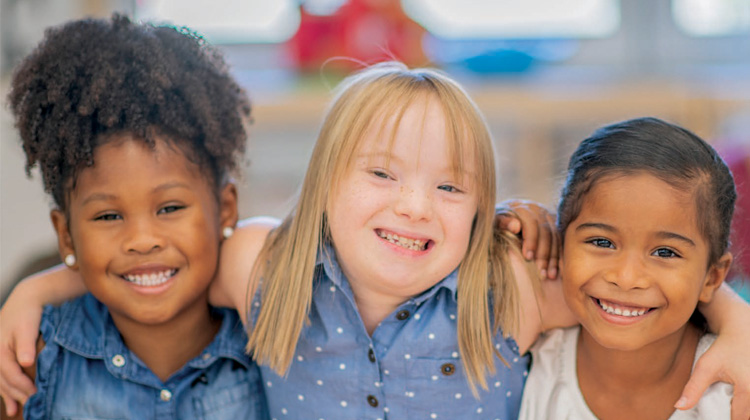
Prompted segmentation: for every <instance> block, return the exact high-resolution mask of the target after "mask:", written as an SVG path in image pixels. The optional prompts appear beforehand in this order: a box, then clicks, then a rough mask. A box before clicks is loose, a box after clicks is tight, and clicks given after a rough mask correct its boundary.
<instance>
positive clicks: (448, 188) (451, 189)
mask: <svg viewBox="0 0 750 420" xmlns="http://www.w3.org/2000/svg"><path fill="white" fill-rule="evenodd" d="M438 189H439V190H443V191H446V192H461V191H460V190H459V189H458V188H456V187H454V186H453V185H441V186H439V187H438Z"/></svg>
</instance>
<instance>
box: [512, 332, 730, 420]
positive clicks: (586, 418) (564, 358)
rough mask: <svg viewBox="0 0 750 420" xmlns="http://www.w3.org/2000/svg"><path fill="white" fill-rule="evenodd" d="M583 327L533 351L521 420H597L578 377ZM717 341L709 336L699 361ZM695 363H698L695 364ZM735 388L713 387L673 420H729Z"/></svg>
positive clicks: (547, 338)
mask: <svg viewBox="0 0 750 420" xmlns="http://www.w3.org/2000/svg"><path fill="white" fill-rule="evenodd" d="M579 332H580V327H573V328H564V329H555V330H552V331H549V332H547V333H546V334H545V335H543V336H542V337H541V338H539V340H537V342H536V344H534V346H533V347H532V349H531V354H532V366H531V372H530V373H529V377H528V379H527V381H526V388H525V390H524V393H523V400H522V403H521V414H520V416H519V417H518V419H519V420H597V417H596V416H595V415H594V413H592V412H591V409H589V407H588V405H586V401H585V400H584V398H583V394H581V388H580V387H579V386H578V377H577V375H576V347H577V343H578V334H579ZM715 339H716V336H715V335H713V334H705V335H704V336H703V337H701V339H700V341H699V342H698V347H697V348H696V352H695V359H697V358H698V357H700V355H702V354H703V353H705V352H706V350H708V348H709V347H710V346H711V344H712V343H713V342H714V340H715ZM693 363H695V360H694V361H693ZM732 390H733V387H732V386H731V385H729V384H725V383H715V384H713V385H711V386H710V387H709V388H708V390H707V391H706V392H705V393H704V394H703V397H702V398H701V400H700V401H699V402H698V404H697V405H696V406H695V407H693V408H692V409H691V410H687V411H681V410H675V412H674V413H673V414H672V416H670V417H669V420H689V419H705V420H721V419H726V420H729V417H730V403H731V400H732Z"/></svg>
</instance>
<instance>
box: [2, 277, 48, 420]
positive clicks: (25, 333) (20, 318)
mask: <svg viewBox="0 0 750 420" xmlns="http://www.w3.org/2000/svg"><path fill="white" fill-rule="evenodd" d="M24 293H25V290H24V288H23V283H21V284H19V285H18V286H17V287H16V289H15V290H13V293H11V295H10V296H9V297H8V300H7V301H6V303H5V305H4V306H3V308H2V310H0V397H2V399H3V401H4V402H5V410H6V413H7V414H8V416H10V417H13V416H14V415H15V414H16V413H17V412H18V409H19V408H20V407H21V406H22V405H23V404H24V403H25V402H26V400H27V399H28V398H29V396H31V395H32V394H33V393H35V392H36V387H35V386H34V382H33V381H32V380H31V379H30V378H29V377H28V376H27V375H26V374H25V373H24V372H23V371H22V366H23V367H27V368H28V367H30V366H32V365H33V364H34V359H35V357H36V342H37V337H38V335H39V323H40V322H41V318H42V307H41V306H40V305H29V303H28V301H27V300H26V299H25V298H24ZM18 404H21V406H19V405H18Z"/></svg>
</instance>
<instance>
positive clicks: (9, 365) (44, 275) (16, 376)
mask: <svg viewBox="0 0 750 420" xmlns="http://www.w3.org/2000/svg"><path fill="white" fill-rule="evenodd" d="M85 292H86V287H85V286H84V285H83V281H82V280H81V277H80V276H79V275H78V273H77V272H75V271H73V270H70V269H68V268H67V267H65V266H63V265H59V266H56V267H53V268H51V269H49V270H46V271H42V272H40V273H38V274H35V275H33V276H31V277H28V278H26V279H24V280H23V281H21V283H19V284H18V285H17V286H16V288H15V289H13V292H12V293H11V294H10V296H8V300H7V301H6V302H5V305H3V308H2V310H0V397H2V399H3V401H4V402H5V407H6V412H7V413H9V414H10V413H13V412H15V411H16V408H17V404H16V401H19V402H21V403H23V402H25V401H26V399H27V398H28V397H29V395H31V394H33V393H34V392H35V391H36V390H35V388H34V383H33V381H31V380H29V378H28V377H27V376H26V375H24V374H23V372H22V370H21V369H22V368H21V367H22V366H23V367H26V368H28V367H31V366H32V365H33V364H34V359H35V357H36V351H35V348H34V343H35V342H37V337H38V335H39V323H40V321H41V317H42V308H43V307H44V305H47V304H60V303H62V302H64V301H66V300H70V299H72V298H74V297H77V296H80V295H82V294H84V293H85Z"/></svg>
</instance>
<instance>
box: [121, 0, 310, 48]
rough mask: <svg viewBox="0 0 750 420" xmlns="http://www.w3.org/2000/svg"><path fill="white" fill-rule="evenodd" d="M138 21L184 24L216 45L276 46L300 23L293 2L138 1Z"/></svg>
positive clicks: (253, 0) (259, 0) (231, 0)
mask: <svg viewBox="0 0 750 420" xmlns="http://www.w3.org/2000/svg"><path fill="white" fill-rule="evenodd" d="M135 3H136V6H135V17H136V19H138V20H147V21H155V22H165V21H166V22H173V23H176V24H179V25H185V26H187V27H189V28H190V29H193V30H195V31H197V32H199V33H200V34H202V35H203V36H205V37H206V39H207V40H209V41H210V42H212V43H215V44H236V43H277V42H284V41H286V40H288V39H289V38H291V37H292V36H293V35H294V33H295V32H296V31H297V28H298V27H299V23H300V12H299V3H298V2H297V1H294V0H273V1H269V0H212V1H210V2H206V1H203V0H137V1H136V2H135Z"/></svg>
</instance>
